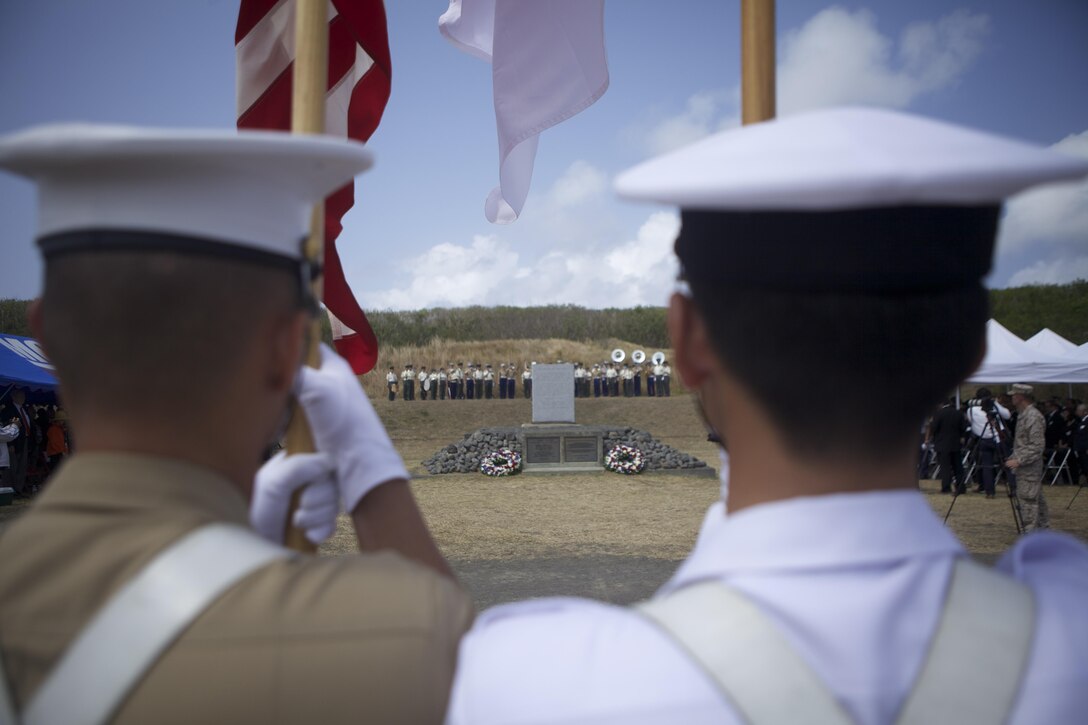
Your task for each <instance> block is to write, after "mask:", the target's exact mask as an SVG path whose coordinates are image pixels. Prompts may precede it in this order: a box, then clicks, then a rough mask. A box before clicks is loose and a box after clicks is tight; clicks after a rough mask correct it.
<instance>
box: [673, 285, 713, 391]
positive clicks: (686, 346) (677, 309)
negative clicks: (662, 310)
mask: <svg viewBox="0 0 1088 725" xmlns="http://www.w3.org/2000/svg"><path fill="white" fill-rule="evenodd" d="M667 322H668V327H669V338H670V339H671V340H672V347H673V360H674V361H675V362H676V371H677V373H679V375H680V379H681V380H682V381H683V382H684V385H685V387H687V388H689V389H691V390H698V389H699V388H700V387H702V385H703V383H704V382H705V381H706V379H707V378H708V377H709V376H710V375H711V374H712V373H713V371H714V369H715V367H716V365H717V359H716V357H715V353H714V349H713V346H712V345H711V343H710V336H709V335H708V334H707V329H706V324H705V323H704V322H703V316H702V315H701V314H700V313H699V309H698V308H697V307H696V306H695V303H694V302H693V301H692V300H691V298H690V297H687V296H685V295H682V294H679V293H676V294H674V295H673V296H672V298H671V299H670V300H669V311H668V317H667Z"/></svg>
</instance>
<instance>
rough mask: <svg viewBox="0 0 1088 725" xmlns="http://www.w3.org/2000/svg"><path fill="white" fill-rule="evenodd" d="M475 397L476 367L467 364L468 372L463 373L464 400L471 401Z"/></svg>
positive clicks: (472, 364)
mask: <svg viewBox="0 0 1088 725" xmlns="http://www.w3.org/2000/svg"><path fill="white" fill-rule="evenodd" d="M475 397H476V365H475V364H474V363H469V364H468V370H466V371H465V399H466V400H472V399H473V398H475Z"/></svg>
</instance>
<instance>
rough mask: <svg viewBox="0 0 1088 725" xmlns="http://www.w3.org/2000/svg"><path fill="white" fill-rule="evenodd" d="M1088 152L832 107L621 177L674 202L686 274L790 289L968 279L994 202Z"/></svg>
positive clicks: (991, 226)
mask: <svg viewBox="0 0 1088 725" xmlns="http://www.w3.org/2000/svg"><path fill="white" fill-rule="evenodd" d="M1085 175H1088V161H1085V160H1083V159H1077V158H1073V157H1069V156H1065V155H1062V154H1059V153H1057V152H1055V151H1052V150H1049V149H1043V148H1039V147H1036V146H1033V145H1030V144H1026V143H1022V142H1019V141H1014V140H1011V139H1007V138H1003V137H999V136H994V135H992V134H988V133H983V132H980V131H975V130H971V129H967V128H963V127H959V126H954V125H951V124H948V123H943V122H940V121H934V120H931V119H926V118H921V117H918V116H913V115H909V114H904V113H899V112H895V111H886V110H878V109H867V108H839V109H827V110H820V111H813V112H809V113H804V114H798V115H795V116H790V117H787V118H783V119H780V120H773V121H767V122H764V123H758V124H753V125H749V126H744V127H741V128H738V129H733V130H729V131H724V132H721V133H719V134H716V135H714V136H711V137H709V138H706V139H703V140H702V141H699V142H696V143H694V144H691V145H690V146H687V147H685V148H682V149H679V150H677V151H674V152H672V153H669V154H665V155H664V156H660V157H658V158H655V159H651V160H649V161H647V162H644V163H642V164H640V165H638V166H636V167H634V168H632V169H630V170H628V171H626V172H625V173H623V174H621V175H620V176H618V177H617V179H616V183H615V187H616V191H617V192H618V194H619V195H620V196H621V197H625V198H628V199H635V200H643V201H656V202H664V203H671V204H676V205H678V206H679V207H680V208H681V231H680V235H679V237H678V238H677V241H676V253H677V256H678V257H679V258H680V262H681V264H682V266H683V270H684V276H685V277H686V278H687V279H689V280H692V281H699V280H703V281H711V282H725V283H729V284H731V285H737V286H750V287H762V288H779V289H790V290H812V291H819V290H828V289H846V290H848V289H858V290H882V291H915V290H927V289H951V288H957V287H962V286H965V285H972V284H978V282H979V280H981V279H982V277H984V276H985V275H986V274H987V273H988V272H989V269H990V264H991V261H992V256H993V244H994V240H995V238H996V232H997V222H998V217H999V215H1000V204H1001V201H1002V200H1003V199H1005V198H1007V197H1009V196H1011V195H1013V194H1015V193H1017V192H1019V191H1022V190H1024V189H1026V188H1028V187H1030V186H1034V185H1036V184H1040V183H1046V182H1053V181H1063V180H1071V179H1076V178H1079V177H1082V176H1085Z"/></svg>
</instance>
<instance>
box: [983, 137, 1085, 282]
mask: <svg viewBox="0 0 1088 725" xmlns="http://www.w3.org/2000/svg"><path fill="white" fill-rule="evenodd" d="M1052 148H1053V149H1055V150H1056V151H1060V152H1062V153H1065V154H1069V155H1071V156H1079V157H1081V158H1085V159H1088V131H1084V132H1082V133H1079V134H1075V135H1073V136H1068V137H1066V138H1064V139H1062V140H1061V141H1059V142H1058V143H1056V144H1054V146H1053V147H1052ZM1055 248H1064V249H1071V250H1079V251H1083V250H1085V249H1088V179H1084V180H1082V181H1079V182H1073V183H1066V184H1050V185H1047V186H1041V187H1038V188H1035V189H1032V190H1030V191H1027V192H1025V193H1023V194H1019V195H1017V196H1015V197H1013V198H1012V199H1011V200H1010V201H1009V203H1008V204H1007V205H1006V207H1005V216H1004V218H1003V219H1002V221H1001V233H1000V235H999V236H998V243H997V253H998V254H999V255H1005V254H1013V253H1017V252H1025V251H1029V250H1030V251H1042V250H1044V249H1048V250H1054V249H1055ZM1024 271H1027V270H1024Z"/></svg>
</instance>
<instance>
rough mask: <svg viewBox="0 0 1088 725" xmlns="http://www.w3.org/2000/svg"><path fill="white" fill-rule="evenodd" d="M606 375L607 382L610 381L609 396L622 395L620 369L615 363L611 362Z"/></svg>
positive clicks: (616, 396)
mask: <svg viewBox="0 0 1088 725" xmlns="http://www.w3.org/2000/svg"><path fill="white" fill-rule="evenodd" d="M604 375H605V382H606V383H608V395H609V397H612V398H618V397H619V395H620V371H619V370H617V369H616V366H615V365H613V364H612V363H609V364H608V369H607V370H605V373H604Z"/></svg>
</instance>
